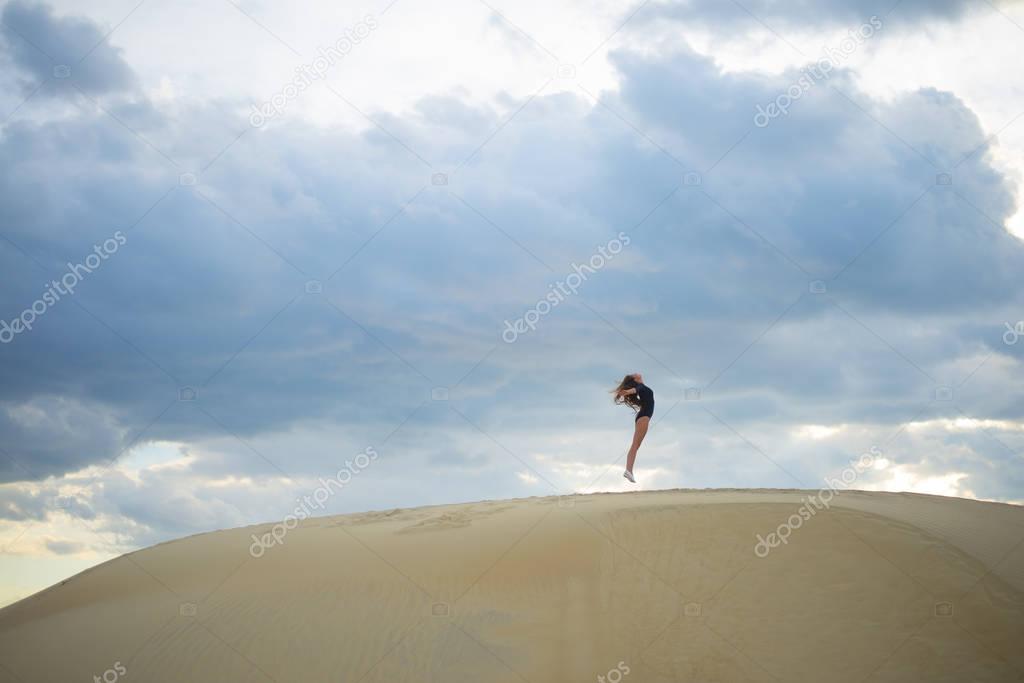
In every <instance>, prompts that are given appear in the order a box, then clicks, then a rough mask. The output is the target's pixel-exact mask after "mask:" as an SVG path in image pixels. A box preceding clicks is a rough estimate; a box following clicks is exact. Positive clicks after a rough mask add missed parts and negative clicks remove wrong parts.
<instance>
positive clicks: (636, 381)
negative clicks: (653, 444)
mask: <svg viewBox="0 0 1024 683" xmlns="http://www.w3.org/2000/svg"><path fill="white" fill-rule="evenodd" d="M612 394H614V395H615V403H616V404H622V405H627V406H629V407H630V408H632V409H633V410H634V411H635V412H636V419H634V420H633V424H634V427H633V445H632V446H630V447H629V455H627V456H626V471H625V472H623V473H622V476H624V477H625V478H626V479H628V480H629V481H631V482H632V483H634V484H635V483H636V479H634V478H633V462H634V461H636V452H637V450H639V448H640V444H641V443H643V441H644V437H645V436H647V427H648V426H650V424H651V416H652V415H654V391H653V390H652V389H651V388H650V387H649V386H647V385H646V384H644V376H643V375H641V374H640V373H639V372H636V373H633V374H632V375H626V376H625V377H624V378H623V379H622V382H620V383H619V386H617V387H615V389H614V390H613V391H612Z"/></svg>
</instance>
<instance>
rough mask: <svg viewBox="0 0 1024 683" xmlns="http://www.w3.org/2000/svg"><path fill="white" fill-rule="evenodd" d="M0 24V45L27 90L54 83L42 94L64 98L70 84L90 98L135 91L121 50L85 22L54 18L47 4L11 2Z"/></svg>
mask: <svg viewBox="0 0 1024 683" xmlns="http://www.w3.org/2000/svg"><path fill="white" fill-rule="evenodd" d="M0 20H2V22H3V30H2V31H0V41H2V43H3V44H5V45H6V47H7V51H8V53H9V55H10V57H11V60H12V62H13V63H14V65H15V66H16V67H17V68H18V69H19V70H20V71H21V72H22V74H24V75H26V76H28V77H29V79H28V80H27V81H26V82H25V83H24V88H25V89H26V91H29V92H30V91H33V90H35V88H36V87H37V86H38V85H39V83H40V82H42V81H54V82H55V85H54V86H53V87H46V88H44V89H43V90H42V91H41V92H43V93H44V94H48V95H60V94H62V93H63V94H68V93H69V92H70V86H71V85H74V86H76V87H77V88H79V89H80V90H81V91H83V92H85V93H87V94H89V95H104V94H108V93H115V92H126V91H132V90H134V89H136V88H137V87H138V79H137V77H136V75H135V72H134V71H133V70H132V69H131V67H129V66H128V64H127V63H125V61H124V59H123V57H122V56H121V51H120V50H119V49H117V48H115V47H112V46H111V45H110V44H109V43H108V42H107V41H106V34H105V32H104V31H102V30H101V29H100V27H99V26H97V25H96V24H95V23H93V22H92V21H91V20H89V19H86V18H84V17H74V16H67V17H58V16H56V15H55V14H54V12H53V9H52V8H51V7H50V6H49V5H45V4H41V3H35V2H26V1H23V0H12V1H11V2H8V3H7V4H6V5H4V8H3V12H2V14H0ZM72 96H73V95H72Z"/></svg>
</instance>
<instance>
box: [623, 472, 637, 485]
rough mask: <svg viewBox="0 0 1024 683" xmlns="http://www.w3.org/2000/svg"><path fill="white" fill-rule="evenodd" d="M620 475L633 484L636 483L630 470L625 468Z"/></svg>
mask: <svg viewBox="0 0 1024 683" xmlns="http://www.w3.org/2000/svg"><path fill="white" fill-rule="evenodd" d="M622 476H624V477H625V478H626V479H628V480H629V481H630V482H632V483H634V484H635V483H636V479H634V478H633V473H632V472H630V471H629V470H625V471H624V472H623V473H622Z"/></svg>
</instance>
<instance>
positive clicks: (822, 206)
mask: <svg viewBox="0 0 1024 683" xmlns="http://www.w3.org/2000/svg"><path fill="white" fill-rule="evenodd" d="M0 19H2V30H0V161H2V164H3V174H2V175H0V270H2V273H3V279H2V289H0V319H2V320H0V342H2V344H0V604H4V603H8V602H11V601H13V600H16V599H18V598H21V597H24V596H26V595H28V594H30V593H32V592H34V591H36V590H38V589H40V588H42V587H45V586H47V585H49V584H51V583H53V582H56V581H58V580H60V579H62V578H65V577H67V576H69V575H71V574H73V573H75V572H77V571H80V570H81V569H83V568H85V567H88V566H90V565H93V564H95V563H97V562H100V561H103V560H105V559H108V558H110V557H113V556H116V555H118V554H121V553H123V552H126V551H128V550H131V549H134V548H138V547H142V546H146V545H150V544H153V543H156V542H160V541H163V540H167V539H170V538H175V537H179V536H183V535H188V534H192V533H198V532H202V531H208V530H212V529H219V528H225V527H234V526H241V525H245V524H251V523H256V522H260V521H268V520H275V519H281V518H283V517H285V516H286V515H288V514H290V513H292V512H293V510H294V509H295V508H296V499H297V498H301V497H302V496H306V495H310V494H311V493H313V492H314V491H315V490H316V489H317V488H318V487H321V486H322V484H321V483H320V480H321V478H323V479H327V478H331V477H336V476H337V475H338V472H339V470H341V469H343V468H347V469H349V470H353V469H355V470H358V472H357V473H356V474H355V475H354V476H351V478H350V479H349V476H348V475H346V476H345V479H346V483H345V485H344V486H343V487H340V488H338V489H337V490H334V491H333V493H332V495H331V496H330V497H329V499H328V500H326V501H325V502H324V503H323V507H322V508H319V507H318V508H317V509H316V510H315V512H316V514H331V513H340V512H351V511H358V510H367V509H387V508H393V507H409V506H417V505H425V504H437V503H445V502H457V501H469V500H480V499H491V498H506V497H521V496H534V495H550V494H555V493H568V492H572V491H602V490H622V489H623V488H624V482H623V481H622V479H621V477H620V470H621V467H622V460H623V455H624V452H625V449H626V448H627V446H628V442H629V439H630V437H631V430H632V417H631V414H630V413H629V412H628V411H627V410H625V409H623V408H621V407H615V406H613V405H612V404H611V401H610V400H609V397H608V394H607V390H608V389H610V388H611V387H612V386H613V385H614V384H615V382H616V380H618V379H620V378H621V377H622V375H624V374H625V373H627V372H631V371H638V370H639V371H642V372H643V373H644V375H645V377H646V379H647V382H648V384H650V385H651V386H652V387H653V388H654V390H655V392H656V394H657V399H658V408H657V411H656V414H655V420H654V423H653V426H652V428H651V431H650V434H649V436H648V439H647V441H646V443H645V444H644V447H643V449H642V450H641V453H640V458H639V460H638V463H637V475H638V478H639V482H640V488H643V489H653V488H671V487H697V488H703V487H785V488H793V487H799V488H808V489H810V488H815V489H816V488H819V487H821V486H824V485H825V483H824V479H825V478H826V477H835V476H837V475H838V474H839V473H841V472H842V470H843V468H844V467H846V466H847V463H848V462H849V461H850V460H851V459H854V458H856V457H858V456H859V455H860V454H862V453H865V452H868V451H869V450H870V449H872V448H875V449H878V452H880V453H881V454H882V455H881V457H879V458H877V459H876V461H875V465H874V467H873V468H872V469H870V470H868V471H866V472H863V473H861V474H860V476H859V478H858V480H857V481H856V482H854V484H853V486H854V487H856V488H863V489H878V490H892V491H919V492H927V493H936V494H943V495H955V496H965V497H975V498H981V499H989V500H998V501H1009V502H1014V501H1015V502H1018V503H1019V502H1021V501H1024V467H1022V466H1021V456H1022V448H1024V388H1022V385H1021V376H1022V375H1021V371H1022V360H1024V322H1021V321H1022V320H1024V279H1022V278H1024V275H1022V274H1024V243H1022V241H1021V239H1022V238H1024V211H1022V204H1021V199H1020V198H1021V192H1022V183H1024V80H1022V79H1021V78H1020V76H1019V73H1017V72H1018V69H1016V68H1015V66H1014V65H1016V64H1017V62H1018V61H1019V53H1020V49H1021V45H1022V44H1024V6H1021V5H1020V4H1018V3H1016V2H1006V1H999V0H991V1H987V0H970V1H967V0H964V1H960V0H943V1H941V2H938V1H931V0H902V1H899V2H897V1H896V0H861V1H859V2H840V1H839V0H804V1H802V2H794V3H776V2H771V1H769V0H743V1H742V2H720V1H719V0H688V1H679V2H676V1H668V0H664V1H661V2H654V1H652V2H637V1H636V0H630V1H629V2H625V1H620V0H601V1H600V2H594V1H593V0H588V1H587V2H583V1H582V0H580V1H577V0H563V1H562V2H560V3H557V6H552V3H549V2H539V1H537V2H534V1H533V0H525V1H524V0H520V1H519V2H512V1H511V0H487V1H484V0H446V1H445V2H443V3H414V2H409V1H407V0H395V1H393V2H392V1H391V0H380V1H366V2H348V3H337V2H321V1H320V0H307V1H306V2H303V3H300V4H299V5H296V4H294V3H277V2H270V1H269V0H238V1H230V0H178V1H176V2H166V1H165V0H143V1H142V2H139V1H138V0H75V1H74V2H72V1H71V0H56V1H54V2H51V3H49V4H41V3H36V2H30V1H28V0H14V1H11V2H7V3H6V4H5V5H3V6H2V7H0ZM552 302H553V303H552ZM525 321H528V323H527V322H525ZM1018 337H1019V341H1018ZM366 449H371V450H372V452H373V453H376V454H377V457H375V458H374V459H373V460H372V461H370V462H369V463H366V462H365V461H363V464H364V465H365V466H363V467H359V466H358V465H355V464H353V463H354V460H355V458H356V456H357V455H358V454H359V453H364V452H366Z"/></svg>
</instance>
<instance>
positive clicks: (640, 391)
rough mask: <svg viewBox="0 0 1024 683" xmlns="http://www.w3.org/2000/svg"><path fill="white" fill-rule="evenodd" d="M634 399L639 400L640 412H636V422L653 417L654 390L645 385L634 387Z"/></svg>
mask: <svg viewBox="0 0 1024 683" xmlns="http://www.w3.org/2000/svg"><path fill="white" fill-rule="evenodd" d="M636 397H637V398H638V399H640V410H639V411H637V414H636V419H634V420H633V421H634V422H636V421H637V420H639V419H640V418H641V417H651V416H652V415H654V390H653V389H651V388H650V387H649V386H647V385H646V384H637V385H636Z"/></svg>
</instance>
